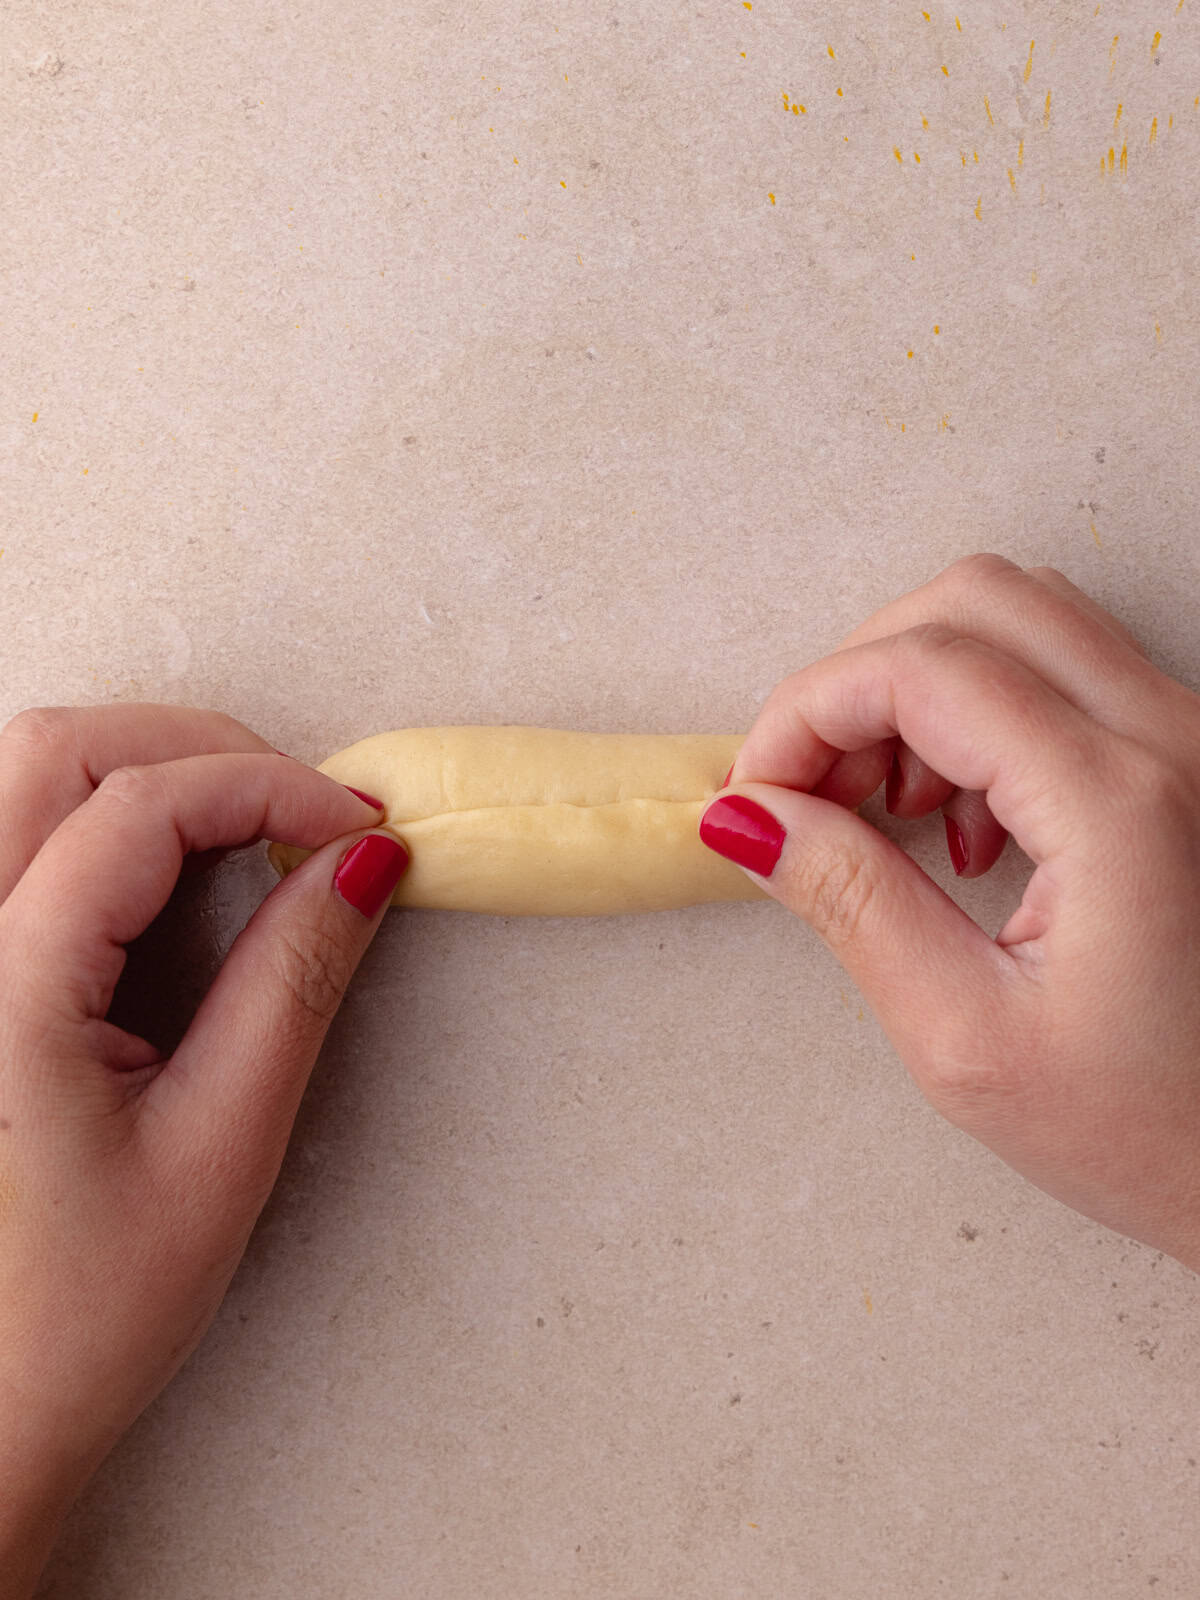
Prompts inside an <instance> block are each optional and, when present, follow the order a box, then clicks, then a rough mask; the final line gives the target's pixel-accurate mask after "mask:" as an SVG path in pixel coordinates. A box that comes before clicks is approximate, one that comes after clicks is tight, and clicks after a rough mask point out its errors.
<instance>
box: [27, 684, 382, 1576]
mask: <svg viewBox="0 0 1200 1600" xmlns="http://www.w3.org/2000/svg"><path fill="white" fill-rule="evenodd" d="M378 815H379V813H378V811H377V810H375V809H374V808H373V807H372V806H370V805H368V804H366V803H365V802H364V801H363V800H361V799H358V798H356V797H355V795H354V794H352V793H350V792H349V791H347V790H346V789H345V788H343V787H342V786H341V784H339V783H336V782H335V781H334V780H333V779H332V778H328V777H326V776H324V775H323V774H322V773H319V772H316V771H315V770H313V769H312V768H310V767H306V766H304V765H303V764H301V763H300V762H298V761H291V760H288V759H287V758H286V757H283V756H281V755H279V754H278V753H276V752H275V751H274V750H273V749H272V747H271V746H270V745H269V744H268V743H267V742H266V741H265V740H264V739H261V738H259V737H258V735H257V734H255V733H252V732H251V731H250V730H249V729H248V728H246V727H243V726H242V724H241V723H238V722H235V721H234V720H233V719H232V718H231V717H227V716H223V715H221V714H219V713H217V712H211V711H198V710H191V709H188V708H184V707H177V706H151V705H128V706H103V707H102V706H91V707H84V708H80V709H78V710H69V709H64V708H51V709H48V710H38V711H27V712H24V713H23V714H22V715H20V716H18V717H16V718H15V719H14V720H13V721H12V722H10V723H9V724H8V726H7V727H5V728H4V729H3V731H0V1600H14V1597H19V1596H24V1595H26V1594H28V1593H29V1592H30V1590H31V1589H32V1586H33V1583H34V1582H35V1580H36V1577H37V1573H38V1571H39V1570H40V1568H41V1566H42V1564H43V1562H44V1561H45V1558H46V1556H47V1554H48V1553H49V1547H50V1544H51V1542H52V1540H53V1537H54V1534H55V1531H56V1529H57V1525H58V1522H59V1520H60V1518H61V1515H62V1512H63V1511H64V1510H65V1509H66V1507H67V1506H69V1504H70V1502H71V1501H72V1500H73V1499H74V1498H75V1496H76V1494H77V1493H78V1491H79V1489H80V1488H81V1487H82V1486H83V1484H84V1483H85V1482H86V1480H87V1478H88V1477H89V1476H90V1475H91V1473H92V1471H94V1469H95V1467H96V1466H97V1465H98V1464H99V1462H100V1461H101V1460H102V1459H103V1457H104V1456H105V1455H106V1454H107V1452H108V1451H109V1449H110V1448H111V1447H112V1445H113V1444H114V1443H115V1441H116V1440H117V1438H118V1437H119V1436H120V1434H121V1433H122V1432H123V1431H124V1429H125V1428H126V1427H127V1426H128V1425H129V1423H130V1422H131V1421H132V1420H133V1419H134V1417H136V1416H137V1414H138V1413H139V1412H140V1411H141V1410H142V1408H143V1407H144V1406H145V1405H146V1404H147V1403H148V1402H149V1401H150V1400H151V1399H152V1398H153V1396H154V1395H155V1394H156V1393H157V1392H158V1391H159V1390H160V1389H161V1388H162V1387H163V1385H164V1384H165V1383H166V1382H167V1380H168V1379H169V1378H170V1377H171V1376H172V1374H173V1373H174V1372H175V1371H176V1369H177V1368H178V1367H179V1366H180V1365H181V1364H182V1362H183V1361H184V1359H185V1357H186V1356H187V1355H188V1354H189V1353H190V1351H191V1350H192V1349H193V1348H194V1347H195V1346H196V1344H197V1343H198V1342H199V1340H200V1337H201V1335H202V1334H203V1332H204V1330H205V1329H206V1328H207V1326H208V1324H209V1322H210V1321H211V1320H212V1317H213V1315H214V1313H215V1311H216V1309H217V1307H218V1305H219V1304H220V1301H221V1298H222V1296H223V1295H224V1293H225V1289H226V1287H227V1285H228V1283H229V1280H230V1278H231V1277H232V1275H233V1271H234V1268H235V1267H236V1266H237V1263H238V1261H239V1260H240V1258H241V1255H242V1252H243V1250H244V1249H245V1246H246V1242H247V1239H248V1238H249V1235H250V1231H251V1229H252V1227H253V1225H254V1222H255V1219H256V1218H257V1216H258V1214H259V1211H260V1210H261V1208H262V1206H263V1203H264V1201H265V1200H266V1198H267V1195H268V1193H269V1191H270V1189H271V1187H272V1185H273V1183H274V1181H275V1178H276V1175H277V1173H278V1170H279V1166H280V1163H281V1161H282V1158H283V1153H284V1149H285V1146H286V1144H287V1140H288V1136H289V1133H290V1131H291V1127H292V1123H293V1120H294V1118H295V1114H296V1110H297V1107H298V1105H299V1101H300V1097H301V1095H302V1093H303V1091H304V1087H305V1084H306V1082H307V1080H308V1077H309V1073H310V1071H311V1069H312V1067H313V1064H314V1062H315V1060H316V1057H317V1052H318V1050H319V1049H320V1046H321V1043H322V1040H323V1039H324V1037H325V1033H326V1030H327V1029H328V1027H329V1023H330V1021H331V1020H332V1018H333V1016H334V1013H335V1012H336V1010H337V1008H338V1006H339V1004H340V1002H341V999H342V996H343V994H344V992H345V989H346V986H347V984H348V983H349V981H350V978H351V976H352V975H353V973H354V970H355V968H356V967H357V965H358V962H359V960H360V958H361V956H362V955H363V953H364V952H365V950H366V948H367V946H368V945H369V943H370V941H371V939H372V937H373V935H374V933H375V930H376V929H377V928H378V926H379V924H380V922H381V921H382V920H383V913H384V909H385V907H386V904H387V901H388V899H389V897H390V894H391V890H392V888H394V886H395V883H396V880H397V879H398V878H399V876H400V873H401V872H402V871H403V869H404V866H405V865H406V864H407V855H406V853H405V851H404V849H403V847H402V846H401V845H400V844H399V842H398V841H397V840H396V839H395V838H394V837H393V836H392V835H390V834H388V833H386V832H383V831H380V832H379V833H378V835H377V836H378V837H379V838H380V839H381V840H383V841H385V842H384V843H381V844H379V845H371V846H367V847H365V848H364V849H363V850H360V851H359V852H358V853H357V855H356V857H355V858H354V860H353V861H352V862H351V863H350V865H349V866H348V867H347V869H346V871H345V872H342V873H341V874H340V876H339V875H338V874H339V866H340V864H341V863H343V862H344V861H345V858H346V856H347V854H348V853H349V850H350V848H352V847H353V846H354V845H355V844H356V843H357V842H358V840H359V839H360V838H361V837H362V836H363V835H364V834H365V833H370V831H371V829H372V825H373V823H375V822H376V821H377V819H378ZM351 835H354V836H355V837H354V838H351V837H350V836H351ZM263 838H271V839H278V840H282V841H284V842H285V843H291V844H297V845H303V846H306V847H308V848H311V849H314V850H315V851H316V853H315V854H314V855H312V856H310V857H309V858H308V860H306V861H305V862H304V864H303V866H302V867H300V868H299V869H298V870H297V871H296V872H294V873H292V874H291V876H290V877H288V878H287V879H286V881H284V882H283V883H280V884H279V885H278V886H277V887H276V888H275V889H274V890H273V891H272V892H271V893H270V894H269V895H268V896H267V898H266V900H265V901H264V903H263V904H262V905H261V906H260V907H259V909H258V911H257V912H256V913H255V915H254V916H253V917H252V918H251V920H250V922H249V923H248V924H247V926H246V928H245V929H244V930H243V931H242V933H241V934H240V935H239V937H238V938H237V940H236V941H235V942H234V944H233V947H232V949H231V950H230V952H229V954H228V956H227V958H226V960H225V963H224V965H223V966H222V968H221V971H220V972H219V974H218V976H217V978H216V981H215V982H214V984H213V985H212V988H211V989H210V991H209V993H208V994H207V996H206V997H205V999H204V1001H203V1002H202V1004H201V1006H200V1008H199V1010H198V1012H197V1013H196V1016H195V1019H194V1021H193V1023H192V1026H191V1028H190V1030H189V1031H188V1033H187V1034H186V1036H185V1037H184V1039H183V1041H182V1043H181V1044H180V1046H179V1048H178V1049H176V1050H175V1051H174V1053H173V1054H172V1055H171V1056H170V1057H169V1058H167V1059H163V1058H162V1056H161V1055H160V1053H159V1052H158V1051H157V1050H156V1049H155V1048H154V1046H153V1045H151V1044H149V1043H148V1042H147V1041H146V1040H145V1039H141V1038H137V1037H135V1036H134V1035H132V1034H130V1033H127V1032H125V1031H123V1030H122V1029H120V1028H118V1027H116V1026H115V1025H114V1024H113V1023H111V1022H108V1021H107V1020H106V1016H107V1012H108V1009H109V1006H110V1003H111V1001H112V997H113V991H114V989H115V986H116V983H117V980H118V978H119V977H120V974H121V970H122V968H123V966H124V964H125V948H124V947H125V946H126V945H127V944H128V943H129V942H130V941H131V940H132V939H134V938H136V937H137V935H138V934H140V933H142V932H143V931H144V930H145V929H146V928H147V927H148V926H149V924H150V923H151V922H152V921H153V919H154V918H155V917H156V916H157V914H158V913H159V912H160V911H161V910H162V908H163V906H164V905H165V904H166V902H167V899H168V898H169V896H170V894H171V891H172V889H173V888H174V886H175V883H176V880H177V878H178V877H179V874H180V870H181V867H182V866H183V865H184V862H185V860H186V859H187V858H188V856H189V853H191V852H195V853H197V855H199V856H202V857H204V853H205V852H221V851H224V850H227V849H229V848H235V847H240V846H244V845H248V844H251V843H254V842H255V841H257V840H260V839H263ZM331 841H333V842H331ZM322 847H324V848H322ZM204 858H205V859H211V856H208V857H204ZM193 859H194V858H193ZM364 888H365V890H366V892H365V893H364V892H363V890H364Z"/></svg>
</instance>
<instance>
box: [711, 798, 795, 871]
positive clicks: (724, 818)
mask: <svg viewBox="0 0 1200 1600" xmlns="http://www.w3.org/2000/svg"><path fill="white" fill-rule="evenodd" d="M700 837H701V839H702V840H703V841H704V843H705V844H706V845H707V846H708V848H709V849H710V850H715V851H716V853H717V854H718V855H719V856H725V857H726V859H727V860H729V861H736V862H737V864H738V866H739V867H749V869H750V871H751V872H757V873H758V874H759V876H760V877H763V878H769V877H770V876H771V874H772V872H774V870H775V863H776V862H777V861H778V860H779V852H780V851H781V850H782V849H783V841H784V840H785V839H786V838H787V829H786V828H783V827H781V826H780V824H779V823H778V822H776V820H775V818H774V817H773V816H772V815H771V813H770V812H769V811H765V810H764V809H763V808H762V806H760V805H758V804H757V803H756V802H755V801H753V800H748V799H747V798H746V796H745V795H742V794H731V795H725V796H724V797H723V798H722V799H720V800H714V801H713V803H712V805H710V806H709V808H708V810H707V811H706V812H705V813H704V815H703V816H702V817H701V818H700Z"/></svg>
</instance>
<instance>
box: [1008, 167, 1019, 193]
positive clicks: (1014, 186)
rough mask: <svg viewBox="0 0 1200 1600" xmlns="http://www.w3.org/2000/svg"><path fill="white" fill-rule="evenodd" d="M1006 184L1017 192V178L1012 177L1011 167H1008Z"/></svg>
mask: <svg viewBox="0 0 1200 1600" xmlns="http://www.w3.org/2000/svg"><path fill="white" fill-rule="evenodd" d="M1008 186H1009V188H1010V189H1011V190H1012V192H1013V193H1014V194H1016V192H1017V180H1016V179H1015V178H1014V177H1013V169H1012V168H1011V167H1009V169H1008Z"/></svg>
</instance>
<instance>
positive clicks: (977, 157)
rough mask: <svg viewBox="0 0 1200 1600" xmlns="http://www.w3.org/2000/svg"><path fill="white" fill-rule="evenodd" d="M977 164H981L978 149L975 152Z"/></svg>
mask: <svg viewBox="0 0 1200 1600" xmlns="http://www.w3.org/2000/svg"><path fill="white" fill-rule="evenodd" d="M975 165H976V166H978V165H979V151H978V150H976V152H975Z"/></svg>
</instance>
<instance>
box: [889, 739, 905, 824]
mask: <svg viewBox="0 0 1200 1600" xmlns="http://www.w3.org/2000/svg"><path fill="white" fill-rule="evenodd" d="M903 793H904V769H903V768H902V767H901V765H900V756H899V753H897V754H895V755H893V757H892V764H891V766H890V767H889V768H888V775H887V788H886V790H885V794H886V802H885V803H886V806H887V809H888V810H889V811H895V809H896V807H897V806H898V805H899V804H900V797H901V795H902V794H903Z"/></svg>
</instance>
